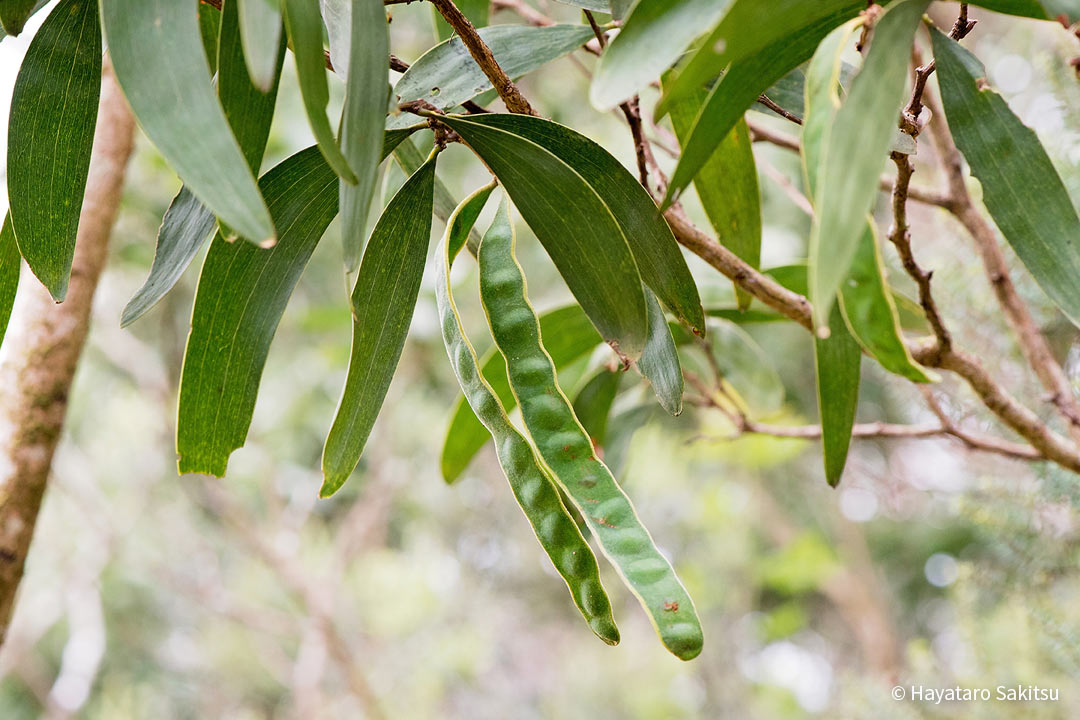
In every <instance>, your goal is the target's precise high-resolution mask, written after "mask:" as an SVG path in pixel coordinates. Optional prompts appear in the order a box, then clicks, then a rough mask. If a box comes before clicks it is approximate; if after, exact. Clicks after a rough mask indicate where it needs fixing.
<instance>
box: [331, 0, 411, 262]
mask: <svg viewBox="0 0 1080 720" xmlns="http://www.w3.org/2000/svg"><path fill="white" fill-rule="evenodd" d="M350 22H351V35H350V42H349V46H350V51H349V74H348V76H347V78H346V81H345V108H344V110H342V114H341V150H342V152H344V153H345V157H346V158H347V159H348V161H349V166H350V167H351V168H352V169H353V172H355V173H356V178H357V182H356V184H355V185H349V184H347V183H344V182H343V183H341V190H340V200H341V237H342V244H343V246H344V253H345V267H346V269H347V270H349V271H350V272H351V271H352V270H355V269H356V267H357V265H359V264H360V255H361V253H363V250H364V230H365V229H366V228H367V220H368V210H369V208H370V207H371V196H372V194H373V193H374V192H375V182H376V180H377V178H378V168H379V150H380V147H381V144H382V141H381V140H380V136H381V133H382V128H383V125H384V124H385V122H386V105H387V102H386V100H387V97H386V96H387V92H388V90H389V87H390V86H389V81H388V79H387V69H386V58H387V56H388V55H389V54H390V39H389V35H388V30H387V26H386V11H385V10H384V9H383V4H382V2H380V0H354V2H353V4H352V7H351V9H350ZM428 215H429V218H428V219H429V220H430V213H428Z"/></svg>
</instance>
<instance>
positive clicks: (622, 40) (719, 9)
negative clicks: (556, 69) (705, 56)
mask: <svg viewBox="0 0 1080 720" xmlns="http://www.w3.org/2000/svg"><path fill="white" fill-rule="evenodd" d="M730 4H731V0H681V1H679V2H672V0H640V2H638V3H637V5H635V6H634V9H633V10H632V11H631V13H630V15H629V16H628V17H627V18H626V22H625V23H624V24H623V26H622V28H621V29H620V30H619V34H618V35H616V36H615V39H614V40H612V41H611V42H610V43H609V44H608V46H607V48H606V49H605V50H604V54H603V55H601V56H600V62H599V63H597V65H596V73H595V74H594V75H593V80H592V85H591V86H590V89H589V99H590V100H591V101H592V104H593V105H594V106H595V107H596V108H597V109H599V110H610V109H611V108H613V107H615V106H616V105H618V104H619V103H620V102H623V101H624V100H626V99H627V98H629V97H630V96H631V95H633V94H634V93H636V92H638V91H639V90H640V89H641V88H643V87H645V86H646V85H648V84H649V83H650V82H652V81H654V80H655V79H656V78H657V77H659V76H660V75H662V74H663V73H664V71H665V70H667V69H668V68H669V67H671V66H672V65H673V64H674V63H675V61H676V60H678V59H679V56H680V55H682V53H683V51H684V50H685V49H686V46H687V45H689V44H690V43H691V42H693V41H694V39H695V38H697V37H698V36H699V35H701V32H702V29H703V28H711V27H712V26H713V25H715V24H716V22H717V21H718V20H719V19H720V18H721V17H722V16H723V14H724V11H725V10H727V7H728V5H730Z"/></svg>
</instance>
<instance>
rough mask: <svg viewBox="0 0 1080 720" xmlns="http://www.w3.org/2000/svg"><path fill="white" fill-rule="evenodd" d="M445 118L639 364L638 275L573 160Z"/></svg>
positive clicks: (617, 344) (644, 321)
mask: <svg viewBox="0 0 1080 720" xmlns="http://www.w3.org/2000/svg"><path fill="white" fill-rule="evenodd" d="M515 117H518V116H515ZM521 117H524V116H521ZM441 119H442V121H443V122H445V123H446V124H447V125H449V126H450V127H451V128H453V129H454V130H456V131H457V132H458V134H459V135H461V136H462V138H464V139H465V141H466V142H467V143H469V146H470V147H472V149H473V150H474V151H476V153H477V154H478V155H479V156H480V157H481V158H482V159H483V160H484V162H485V163H486V164H487V166H488V167H489V168H491V170H492V171H493V172H494V173H495V176H496V177H498V178H499V182H501V183H502V185H503V187H505V188H506V191H507V192H508V193H509V194H510V197H511V198H513V200H514V204H515V205H516V206H517V208H518V210H519V211H520V212H521V215H522V217H524V218H525V222H527V223H528V224H529V227H531V228H532V230H533V232H535V233H536V236H537V237H538V238H539V239H540V242H541V243H542V244H543V246H544V248H545V249H546V250H547V252H548V254H549V255H550V256H551V259H552V261H554V263H555V267H557V268H558V270H559V273H560V274H561V275H562V276H563V279H564V280H566V284H567V285H568V286H569V287H570V291H571V292H573V293H574V297H576V298H577V300H578V302H579V303H581V307H582V308H583V309H584V310H585V312H586V314H587V315H588V316H589V319H590V320H592V322H593V324H594V325H595V326H596V329H597V330H599V331H600V334H601V335H602V336H603V337H604V340H605V341H607V342H608V343H609V344H611V345H612V347H614V348H615V350H616V352H618V353H620V354H621V355H623V356H625V357H628V358H629V359H631V360H635V359H637V357H638V356H640V355H641V350H642V348H644V347H645V342H646V340H647V339H648V333H649V326H648V315H647V310H646V307H645V297H644V295H643V294H642V288H641V277H640V276H639V275H638V267H637V264H636V263H635V262H634V256H633V254H632V253H631V251H630V247H629V246H628V245H627V238H626V236H625V234H624V232H623V229H622V227H621V226H620V224H619V222H618V220H617V219H616V218H615V216H614V215H613V214H612V211H611V208H610V207H609V206H608V204H607V203H605V202H604V199H603V197H602V196H601V195H600V194H599V191H598V190H597V189H596V188H595V187H594V186H592V185H590V184H589V182H588V181H587V180H586V179H585V178H584V177H582V175H581V174H580V173H579V172H577V171H576V170H575V168H574V167H573V166H572V165H571V164H570V163H569V162H568V161H566V160H564V159H563V158H561V157H559V155H557V154H556V153H554V152H552V151H551V150H549V149H547V148H546V147H543V146H541V145H539V144H538V143H536V142H534V141H532V140H530V139H528V138H526V137H523V136H522V135H519V134H516V133H514V132H510V131H508V130H504V129H502V128H500V127H497V126H495V125H492V124H490V121H489V120H486V119H485V121H484V122H480V121H478V119H465V118H463V117H459V116H449V115H448V116H444V117H442V118H441ZM650 205H651V202H650ZM695 292H696V291H695Z"/></svg>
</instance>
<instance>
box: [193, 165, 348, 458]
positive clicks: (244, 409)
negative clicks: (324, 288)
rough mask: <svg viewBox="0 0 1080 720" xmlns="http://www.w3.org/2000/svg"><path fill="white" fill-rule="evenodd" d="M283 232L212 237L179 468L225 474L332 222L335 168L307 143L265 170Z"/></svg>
mask: <svg viewBox="0 0 1080 720" xmlns="http://www.w3.org/2000/svg"><path fill="white" fill-rule="evenodd" d="M260 185H261V186H262V189H263V191H264V192H265V193H266V198H267V201H268V202H269V204H270V212H271V213H272V214H273V216H274V220H275V221H276V223H277V227H280V228H281V230H282V232H281V237H280V238H279V242H278V243H277V244H276V245H275V246H274V247H273V248H271V249H269V250H265V249H260V248H257V247H255V246H254V245H252V244H250V243H240V242H228V241H226V240H225V238H223V237H222V236H221V234H220V233H218V235H217V236H216V237H215V238H214V241H213V243H212V244H211V245H210V252H209V253H207V256H206V262H205V263H204V264H203V269H202V274H201V275H200V276H199V288H198V291H197V292H196V294H195V307H194V309H193V310H192V313H191V334H190V335H189V336H188V344H187V350H186V352H185V353H184V369H183V372H182V373H181V379H180V409H179V413H178V416H177V423H176V448H177V453H178V455H179V460H178V466H179V470H180V472H181V473H188V472H201V473H208V474H210V475H217V476H218V477H221V476H223V475H224V474H225V468H226V466H227V464H228V461H229V455H230V454H231V453H232V451H233V450H235V449H236V448H238V447H240V446H241V445H243V444H244V439H245V438H246V437H247V431H248V427H249V426H250V425H251V414H252V412H253V411H254V409H255V397H256V395H257V394H258V391H259V380H260V379H261V377H262V370H263V366H264V365H265V363H266V355H267V353H268V352H269V350H270V341H271V340H273V337H274V332H275V331H276V330H277V326H278V322H280V320H281V315H282V313H283V312H284V311H285V306H286V304H287V303H288V302H289V297H290V296H291V295H292V291H293V288H295V287H296V283H297V282H298V281H299V279H300V275H301V273H303V271H304V267H305V266H306V265H307V262H308V259H309V258H310V257H311V253H312V252H313V251H314V250H315V246H316V245H317V244H318V242H319V239H320V238H321V237H322V234H323V232H324V231H325V230H326V226H327V225H329V224H330V221H331V220H332V219H333V218H334V215H336V214H337V176H336V175H335V174H334V171H333V170H331V169H330V166H329V165H327V164H326V161H325V160H324V159H323V158H322V156H321V155H320V154H319V150H318V148H317V147H310V148H307V149H306V150H303V151H301V152H299V153H297V154H295V155H293V156H292V157H290V158H288V159H287V160H285V161H284V162H282V163H281V164H279V165H277V166H275V167H274V168H273V169H272V170H270V171H269V172H268V173H266V175H264V176H263V177H262V179H261V180H260Z"/></svg>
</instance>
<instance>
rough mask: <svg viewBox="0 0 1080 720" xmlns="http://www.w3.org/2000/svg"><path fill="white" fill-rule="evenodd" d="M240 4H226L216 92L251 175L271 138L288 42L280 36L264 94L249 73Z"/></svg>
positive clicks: (233, 0) (230, 0)
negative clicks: (272, 122) (241, 40)
mask: <svg viewBox="0 0 1080 720" xmlns="http://www.w3.org/2000/svg"><path fill="white" fill-rule="evenodd" d="M263 1H264V0H255V2H263ZM238 2H239V0H225V2H224V5H223V8H222V13H221V35H220V40H219V42H218V76H217V91H218V97H219V98H220V100H221V107H222V109H223V110H224V111H225V118H226V120H228V121H229V127H230V128H231V129H232V132H233V136H235V137H236V141H237V143H238V144H239V145H240V152H242V153H243V154H244V159H245V160H246V161H247V164H248V167H249V168H251V171H252V172H253V173H258V172H259V166H260V165H261V164H262V159H263V153H264V152H265V151H266V141H267V139H268V138H269V137H270V123H271V121H272V120H273V118H274V105H275V104H276V103H277V91H278V81H279V80H280V79H281V64H282V63H283V62H284V60H285V39H284V38H283V37H281V36H280V35H279V36H278V39H277V46H276V52H277V54H276V55H275V56H274V62H273V64H272V66H271V77H270V81H269V83H268V85H267V90H265V91H263V90H262V89H260V88H259V87H257V86H256V85H254V84H253V83H252V81H251V77H250V75H249V74H248V73H247V72H246V63H245V60H244V54H243V51H242V50H241V42H240V38H241V37H242V26H241V24H240V15H239V13H238V10H239V9H240V6H239V4H238Z"/></svg>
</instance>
